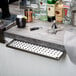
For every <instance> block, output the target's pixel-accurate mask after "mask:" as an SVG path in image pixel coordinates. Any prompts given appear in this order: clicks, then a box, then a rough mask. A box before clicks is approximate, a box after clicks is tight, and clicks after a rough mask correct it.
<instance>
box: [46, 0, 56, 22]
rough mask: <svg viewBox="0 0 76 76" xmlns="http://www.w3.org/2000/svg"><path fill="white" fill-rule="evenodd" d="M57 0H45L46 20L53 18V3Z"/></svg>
mask: <svg viewBox="0 0 76 76" xmlns="http://www.w3.org/2000/svg"><path fill="white" fill-rule="evenodd" d="M56 1H57V0H47V17H48V21H49V22H51V21H53V20H55V3H56Z"/></svg>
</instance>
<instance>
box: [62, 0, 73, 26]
mask: <svg viewBox="0 0 76 76" xmlns="http://www.w3.org/2000/svg"><path fill="white" fill-rule="evenodd" d="M63 4H64V18H63V23H64V24H67V25H68V24H71V17H72V15H71V13H72V12H71V9H72V7H73V4H72V1H69V0H63Z"/></svg>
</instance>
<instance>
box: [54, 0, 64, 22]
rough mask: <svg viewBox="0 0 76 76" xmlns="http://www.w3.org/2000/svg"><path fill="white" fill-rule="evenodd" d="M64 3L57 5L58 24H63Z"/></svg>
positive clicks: (59, 2)
mask: <svg viewBox="0 0 76 76" xmlns="http://www.w3.org/2000/svg"><path fill="white" fill-rule="evenodd" d="M63 14H64V13H63V3H62V0H59V1H57V2H56V5H55V16H56V23H62V22H63Z"/></svg>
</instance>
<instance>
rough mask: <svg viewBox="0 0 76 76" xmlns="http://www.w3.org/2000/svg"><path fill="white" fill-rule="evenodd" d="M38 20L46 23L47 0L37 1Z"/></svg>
mask: <svg viewBox="0 0 76 76" xmlns="http://www.w3.org/2000/svg"><path fill="white" fill-rule="evenodd" d="M39 6H40V20H42V21H47V9H46V8H47V0H39Z"/></svg>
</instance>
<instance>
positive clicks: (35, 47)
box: [7, 39, 65, 60]
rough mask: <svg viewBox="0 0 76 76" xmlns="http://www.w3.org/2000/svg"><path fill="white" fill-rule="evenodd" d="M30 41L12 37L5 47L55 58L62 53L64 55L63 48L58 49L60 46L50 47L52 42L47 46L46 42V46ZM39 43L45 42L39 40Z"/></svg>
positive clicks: (57, 58) (58, 57) (59, 56)
mask: <svg viewBox="0 0 76 76" xmlns="http://www.w3.org/2000/svg"><path fill="white" fill-rule="evenodd" d="M32 42H33V41H32ZM32 42H30V41H22V40H17V39H14V40H12V41H11V42H9V43H8V44H7V47H10V48H14V49H17V50H21V51H25V52H30V53H33V54H36V55H41V56H45V57H49V58H52V59H55V60H59V59H60V58H61V57H62V56H63V55H65V51H64V49H60V48H61V47H62V46H59V45H57V49H56V47H52V46H55V45H53V44H49V45H50V46H51V47H49V46H48V44H47V43H46V46H44V45H40V43H39V42H38V43H39V44H35V43H36V42H37V41H36V42H35V43H34V42H33V43H32ZM41 43H43V44H45V42H41Z"/></svg>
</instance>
